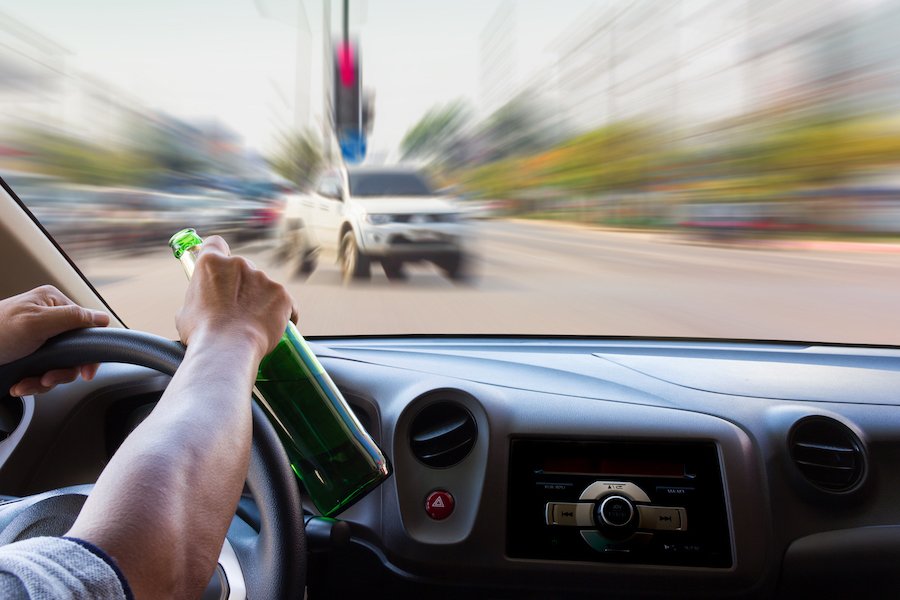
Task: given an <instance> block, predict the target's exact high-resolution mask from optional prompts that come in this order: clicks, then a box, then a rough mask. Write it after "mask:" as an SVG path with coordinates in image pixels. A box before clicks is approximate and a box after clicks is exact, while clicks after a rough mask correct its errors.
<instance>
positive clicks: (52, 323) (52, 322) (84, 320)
mask: <svg viewBox="0 0 900 600" xmlns="http://www.w3.org/2000/svg"><path fill="white" fill-rule="evenodd" d="M41 325H42V328H43V330H44V334H45V336H46V337H48V338H49V337H53V336H54V335H57V334H60V333H63V332H64V331H69V330H70V329H81V328H83V327H106V326H107V325H109V315H108V314H106V313H104V312H101V311H97V310H90V309H87V308H82V307H81V306H78V305H77V304H65V305H63V306H48V307H47V309H46V310H45V311H43V315H41Z"/></svg>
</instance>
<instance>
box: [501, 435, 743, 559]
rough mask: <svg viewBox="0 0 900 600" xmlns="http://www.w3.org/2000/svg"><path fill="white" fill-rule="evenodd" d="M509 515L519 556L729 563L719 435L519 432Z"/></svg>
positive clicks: (513, 549) (510, 544)
mask: <svg viewBox="0 0 900 600" xmlns="http://www.w3.org/2000/svg"><path fill="white" fill-rule="evenodd" d="M507 515H508V516H507V554H508V555H509V556H510V557H513V558H526V559H548V560H563V561H593V562H618V563H633V564H652V565H671V566H692V567H719V568H725V567H730V566H731V564H732V553H731V537H730V533H729V523H728V513H727V510H726V505H725V494H724V489H723V485H722V474H721V468H720V465H719V456H718V449H717V447H716V445H715V444H714V443H712V442H679V443H667V442H649V443H648V442H619V441H577V442H576V441H562V440H540V439H514V440H512V441H511V447H510V470H509V506H508V509H507Z"/></svg>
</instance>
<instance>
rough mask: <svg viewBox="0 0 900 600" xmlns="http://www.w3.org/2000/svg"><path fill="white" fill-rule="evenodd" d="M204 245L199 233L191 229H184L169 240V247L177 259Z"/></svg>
mask: <svg viewBox="0 0 900 600" xmlns="http://www.w3.org/2000/svg"><path fill="white" fill-rule="evenodd" d="M202 243H203V238H201V237H200V236H199V235H197V231H196V230H194V229H191V228H188V229H182V230H181V231H179V232H178V233H176V234H175V235H173V236H172V237H170V238H169V247H170V248H172V252H173V253H174V254H175V258H181V255H182V254H184V253H185V252H187V251H188V250H190V249H191V248H193V247H194V246H199V245H200V244H202Z"/></svg>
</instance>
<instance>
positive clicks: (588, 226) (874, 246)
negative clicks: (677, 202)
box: [505, 218, 900, 254]
mask: <svg viewBox="0 0 900 600" xmlns="http://www.w3.org/2000/svg"><path fill="white" fill-rule="evenodd" d="M505 220H506V221H509V222H512V223H520V224H530V225H538V226H545V227H556V228H559V229H578V230H581V231H596V232H603V233H617V234H625V233H628V234H634V235H642V236H657V237H659V238H660V239H665V238H668V239H675V238H678V237H679V235H680V234H684V235H685V239H688V237H689V234H690V232H688V231H685V230H679V229H630V228H624V227H611V226H608V225H596V224H593V223H579V222H577V221H562V220H560V221H557V220H549V219H548V220H541V219H523V218H511V219H505ZM707 243H709V245H712V246H720V247H724V248H728V247H744V248H746V247H754V248H765V249H769V250H809V251H822V252H858V253H871V254H900V243H897V242H857V241H847V240H826V239H821V240H797V239H759V238H736V239H735V240H733V241H731V242H722V241H718V242H707Z"/></svg>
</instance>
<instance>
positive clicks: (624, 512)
mask: <svg viewBox="0 0 900 600" xmlns="http://www.w3.org/2000/svg"><path fill="white" fill-rule="evenodd" d="M597 515H598V516H599V517H600V520H601V521H603V523H604V524H606V525H609V526H610V527H625V526H626V525H628V524H629V523H630V522H631V520H632V519H633V518H634V504H632V503H631V501H630V500H629V499H628V498H625V497H624V496H607V497H606V498H604V499H603V502H601V503H600V506H599V507H598V508H597Z"/></svg>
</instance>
